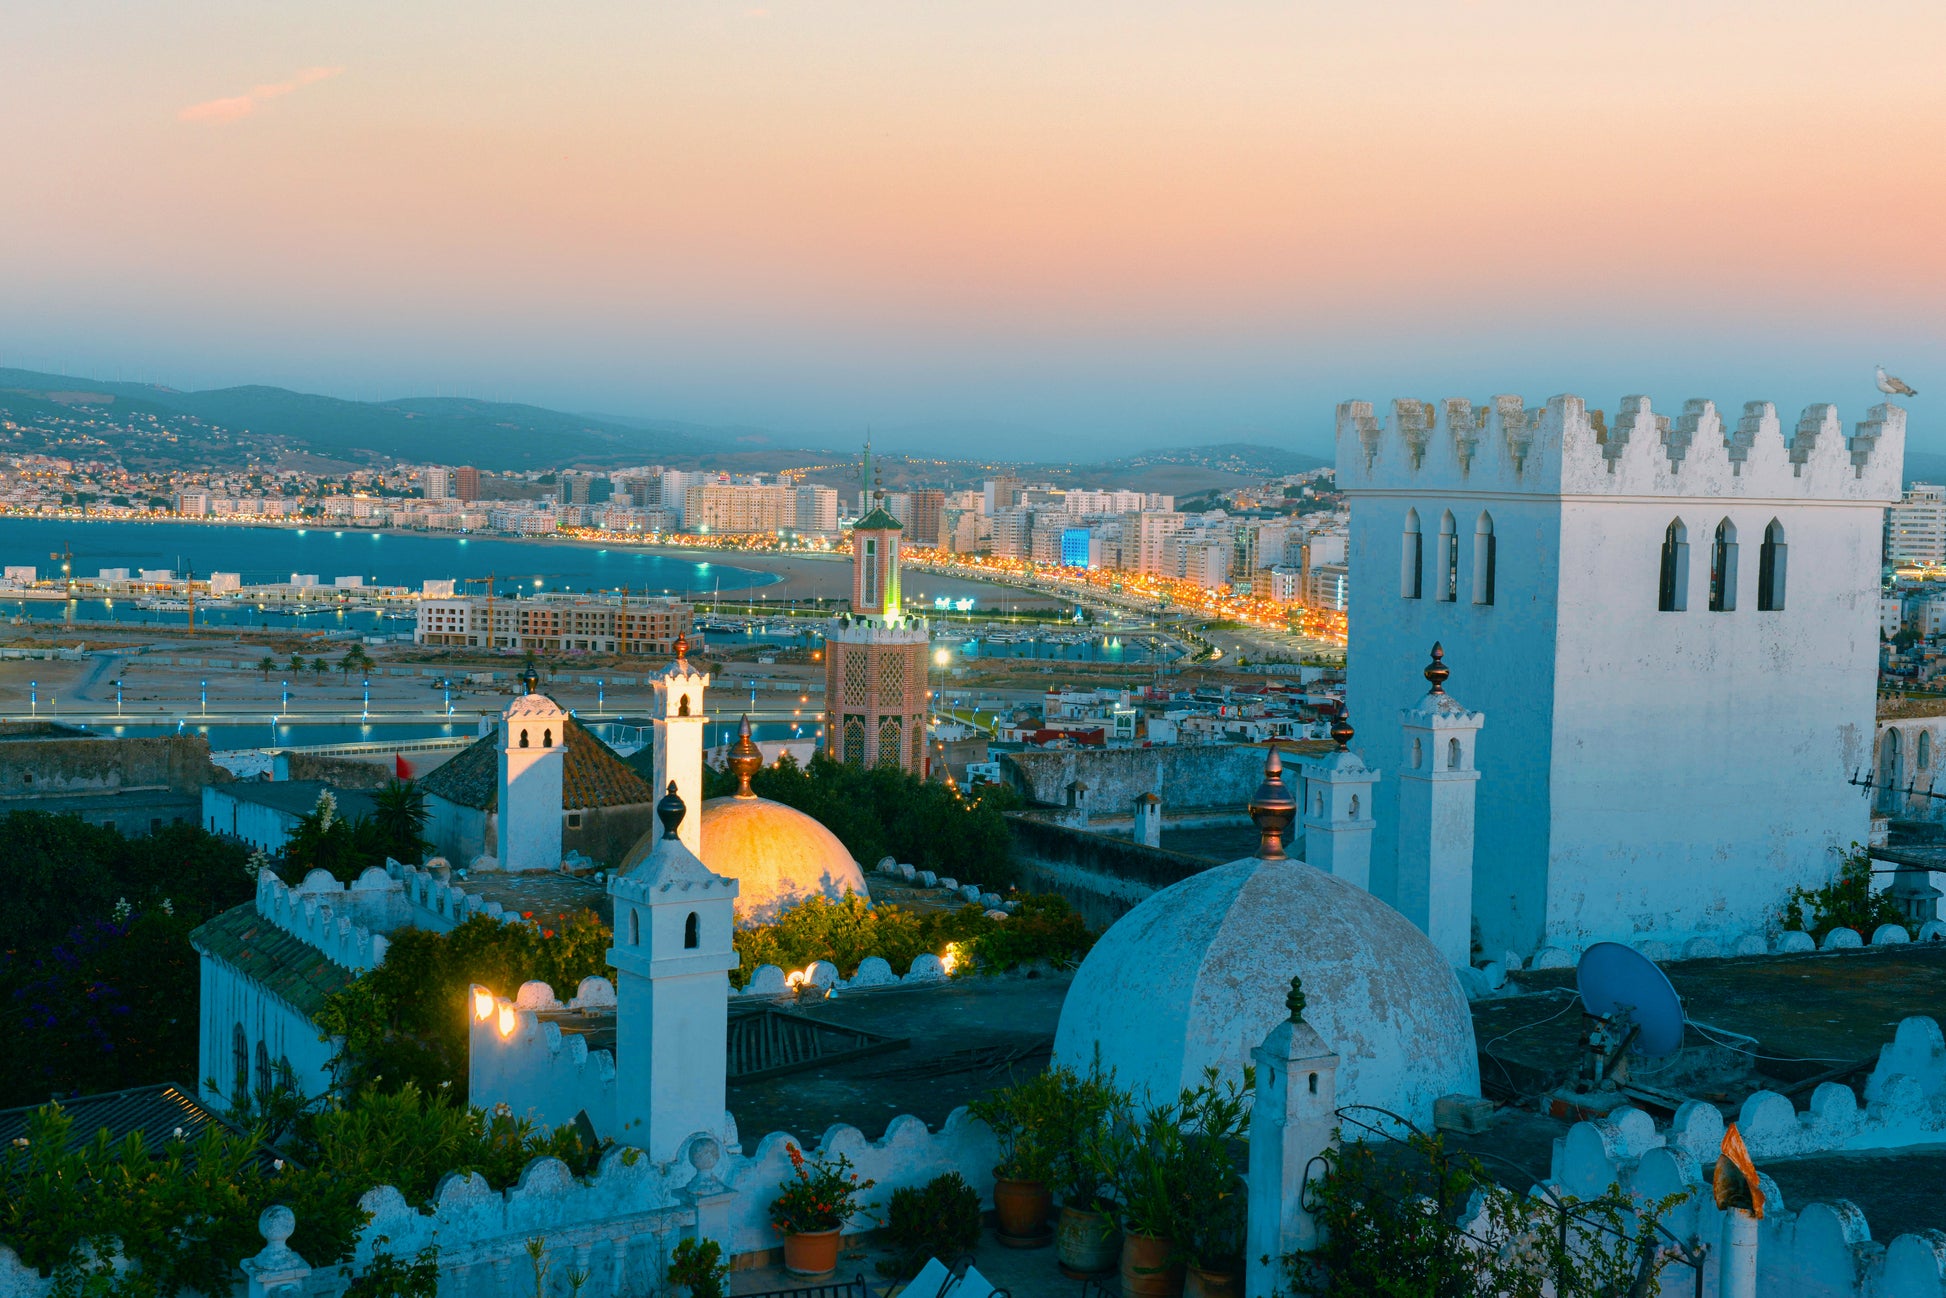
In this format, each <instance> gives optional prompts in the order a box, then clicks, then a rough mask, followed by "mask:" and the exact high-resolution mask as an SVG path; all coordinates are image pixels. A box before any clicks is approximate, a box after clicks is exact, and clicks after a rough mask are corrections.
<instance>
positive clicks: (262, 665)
mask: <svg viewBox="0 0 1946 1298" xmlns="http://www.w3.org/2000/svg"><path fill="white" fill-rule="evenodd" d="M257 670H258V671H260V672H262V673H263V674H264V684H266V685H268V684H269V683H270V674H271V673H272V672H274V671H276V670H277V660H276V659H275V658H272V657H271V656H270V655H269V654H265V655H264V656H263V657H262V658H259V659H258V660H257Z"/></svg>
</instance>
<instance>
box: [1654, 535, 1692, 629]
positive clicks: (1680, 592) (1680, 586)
mask: <svg viewBox="0 0 1946 1298" xmlns="http://www.w3.org/2000/svg"><path fill="white" fill-rule="evenodd" d="M1688 607H1689V529H1688V528H1686V527H1684V526H1683V525H1682V520H1681V519H1680V518H1678V519H1676V520H1675V521H1674V522H1672V523H1670V524H1669V530H1668V531H1666V532H1664V533H1663V534H1662V581H1661V586H1660V590H1659V593H1658V594H1657V596H1656V608H1658V609H1659V610H1661V611H1662V612H1664V613H1681V612H1683V611H1684V610H1685V609H1687V608H1688Z"/></svg>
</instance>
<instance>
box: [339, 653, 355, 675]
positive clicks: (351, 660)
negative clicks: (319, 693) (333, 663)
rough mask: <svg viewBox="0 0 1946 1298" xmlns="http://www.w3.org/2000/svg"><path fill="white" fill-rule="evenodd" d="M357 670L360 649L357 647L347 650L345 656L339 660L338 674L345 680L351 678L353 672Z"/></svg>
mask: <svg viewBox="0 0 1946 1298" xmlns="http://www.w3.org/2000/svg"><path fill="white" fill-rule="evenodd" d="M357 670H358V651H357V650H356V649H353V650H351V651H349V652H347V653H346V654H345V656H344V657H342V658H340V659H339V660H338V675H339V676H341V677H343V678H344V679H345V680H350V679H351V674H352V673H353V672H355V671H357Z"/></svg>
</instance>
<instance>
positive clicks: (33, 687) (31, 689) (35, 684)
mask: <svg viewBox="0 0 1946 1298" xmlns="http://www.w3.org/2000/svg"><path fill="white" fill-rule="evenodd" d="M27 706H28V707H29V708H30V709H32V713H33V715H34V716H39V715H40V714H41V683H40V682H39V681H28V682H27Z"/></svg>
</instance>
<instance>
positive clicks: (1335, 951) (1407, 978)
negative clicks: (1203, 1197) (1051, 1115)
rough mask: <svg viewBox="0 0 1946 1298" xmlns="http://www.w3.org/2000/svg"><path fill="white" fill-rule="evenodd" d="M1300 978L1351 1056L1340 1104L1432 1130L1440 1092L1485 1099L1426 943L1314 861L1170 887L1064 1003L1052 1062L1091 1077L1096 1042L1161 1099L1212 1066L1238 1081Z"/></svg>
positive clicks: (1092, 959)
mask: <svg viewBox="0 0 1946 1298" xmlns="http://www.w3.org/2000/svg"><path fill="white" fill-rule="evenodd" d="M1293 974H1295V975H1298V976H1301V977H1302V978H1303V979H1304V995H1305V997H1306V1005H1305V1010H1304V1019H1305V1021H1306V1022H1307V1023H1309V1024H1311V1025H1312V1026H1313V1027H1315V1028H1316V1029H1317V1031H1318V1034H1319V1035H1320V1036H1321V1037H1323V1038H1324V1040H1325V1041H1326V1042H1327V1043H1328V1044H1329V1045H1330V1046H1331V1048H1332V1049H1333V1050H1335V1051H1336V1052H1337V1054H1338V1056H1339V1059H1340V1060H1341V1061H1342V1062H1340V1064H1339V1066H1338V1102H1339V1104H1341V1105H1344V1104H1372V1105H1378V1106H1380V1107H1382V1108H1386V1109H1390V1110H1392V1111H1393V1112H1395V1113H1398V1114H1401V1115H1403V1116H1405V1117H1408V1118H1411V1119H1412V1120H1413V1121H1415V1122H1419V1123H1421V1124H1422V1125H1424V1124H1429V1123H1430V1122H1431V1120H1432V1105H1433V1101H1434V1100H1435V1099H1437V1098H1438V1097H1439V1096H1442V1095H1447V1094H1451V1093H1453V1092H1460V1093H1463V1094H1467V1095H1476V1094H1478V1093H1479V1089H1480V1066H1479V1059H1478V1057H1477V1056H1476V1054H1475V1053H1474V1042H1473V1016H1472V1014H1471V1013H1470V1012H1469V1011H1468V1009H1467V1005H1466V996H1465V993H1464V992H1463V991H1462V990H1461V989H1460V985H1459V979H1458V978H1457V977H1456V976H1455V975H1454V972H1453V970H1452V969H1450V968H1448V967H1447V965H1446V962H1445V961H1444V960H1443V959H1441V958H1440V955H1439V951H1438V949H1437V948H1435V947H1434V946H1433V944H1432V943H1431V941H1430V940H1428V939H1427V937H1426V935H1425V934H1423V933H1421V932H1420V931H1419V930H1418V929H1417V928H1415V927H1414V926H1413V925H1412V923H1411V921H1409V920H1407V919H1406V918H1405V916H1403V915H1401V914H1399V912H1398V911H1396V910H1393V909H1392V908H1391V907H1390V906H1387V905H1386V904H1385V903H1384V902H1381V901H1379V900H1378V899H1377V898H1375V897H1373V896H1372V895H1371V894H1370V893H1368V892H1366V891H1364V890H1363V889H1362V888H1358V887H1355V886H1353V885H1351V884H1348V883H1346V882H1345V881H1344V880H1342V879H1338V878H1335V877H1333V876H1332V875H1329V874H1326V873H1325V872H1324V871H1322V870H1320V869H1317V868H1316V867H1314V866H1309V865H1306V864H1304V863H1303V862H1302V861H1265V860H1259V859H1257V858H1254V857H1251V858H1246V859H1244V860H1241V861H1233V862H1231V863H1230V864H1229V865H1220V866H1217V867H1216V868H1214V869H1211V870H1206V871H1204V872H1203V873H1201V874H1198V875H1194V876H1192V877H1190V878H1188V879H1185V880H1183V881H1182V882H1181V883H1177V884H1174V885H1172V886H1170V887H1168V888H1165V889H1163V890H1162V891H1161V892H1158V893H1156V894H1154V895H1153V896H1151V897H1149V898H1147V899H1146V900H1144V901H1143V902H1142V903H1141V904H1140V905H1138V906H1137V907H1135V909H1133V910H1131V911H1130V912H1129V913H1128V914H1126V915H1124V916H1122V917H1121V919H1119V920H1117V921H1116V922H1115V924H1114V925H1113V926H1112V927H1110V928H1109V930H1108V931H1107V932H1106V933H1104V934H1103V935H1102V938H1101V940H1100V941H1099V942H1097V943H1096V944H1095V948H1094V950H1093V951H1091V952H1089V953H1088V958H1087V959H1086V960H1084V961H1083V962H1082V964H1081V968H1080V970H1079V971H1078V972H1077V973H1076V974H1075V977H1074V983H1073V985H1072V986H1071V987H1070V988H1069V989H1068V996H1067V1001H1066V1003H1065V1004H1063V1005H1062V1007H1061V1024H1060V1027H1059V1028H1058V1029H1057V1031H1056V1033H1055V1037H1054V1058H1055V1062H1057V1063H1063V1064H1069V1065H1071V1066H1073V1067H1075V1068H1078V1069H1082V1070H1086V1069H1087V1067H1088V1065H1089V1063H1090V1061H1091V1060H1092V1058H1093V1057H1094V1052H1095V1047H1096V1045H1097V1044H1099V1045H1100V1048H1101V1060H1102V1063H1103V1064H1104V1065H1107V1066H1110V1067H1113V1068H1114V1070H1115V1075H1116V1080H1117V1081H1118V1082H1119V1083H1120V1084H1121V1085H1123V1086H1129V1087H1132V1088H1133V1089H1134V1090H1135V1092H1136V1093H1137V1094H1138V1095H1140V1094H1141V1093H1142V1091H1143V1090H1144V1089H1147V1090H1148V1091H1149V1093H1150V1094H1151V1095H1153V1096H1154V1097H1155V1098H1156V1099H1158V1100H1162V1099H1165V1098H1167V1099H1173V1098H1174V1097H1175V1095H1176V1093H1177V1092H1178V1091H1179V1090H1180V1089H1181V1088H1183V1087H1185V1086H1191V1085H1195V1084H1196V1083H1198V1082H1200V1081H1201V1080H1202V1072H1203V1070H1204V1069H1205V1068H1206V1067H1208V1066H1210V1065H1212V1064H1214V1065H1215V1066H1216V1067H1217V1068H1218V1069H1220V1070H1221V1071H1222V1073H1223V1074H1224V1076H1226V1077H1240V1076H1241V1074H1242V1070H1243V1067H1244V1065H1245V1064H1247V1063H1249V1062H1250V1052H1251V1051H1252V1050H1253V1049H1255V1048H1256V1047H1257V1046H1258V1045H1261V1044H1262V1042H1263V1039H1264V1036H1265V1034H1266V1033H1268V1032H1269V1031H1270V1029H1271V1028H1272V1027H1274V1026H1276V1024H1277V1023H1278V1022H1279V1021H1281V1020H1283V1019H1285V1018H1287V1017H1288V1016H1289V1011H1288V1009H1287V1008H1286V1007H1285V1004H1284V997H1285V995H1286V994H1287V993H1288V992H1289V990H1290V982H1291V977H1292V975H1293Z"/></svg>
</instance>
